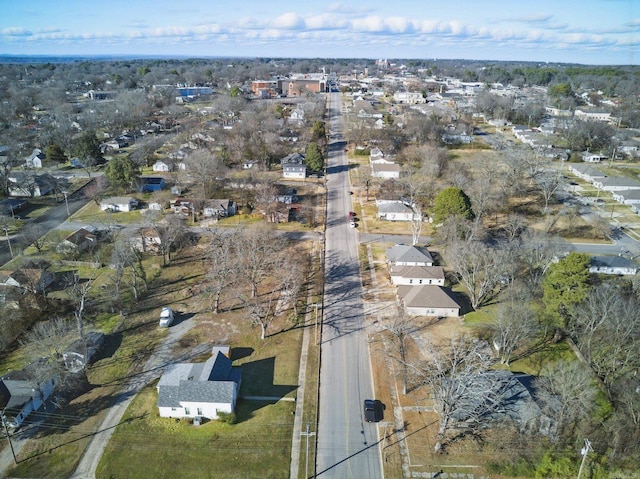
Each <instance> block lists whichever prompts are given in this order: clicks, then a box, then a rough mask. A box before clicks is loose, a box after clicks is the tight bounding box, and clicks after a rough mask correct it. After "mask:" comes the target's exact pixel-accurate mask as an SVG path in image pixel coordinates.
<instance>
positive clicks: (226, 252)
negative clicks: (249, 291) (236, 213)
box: [207, 230, 239, 314]
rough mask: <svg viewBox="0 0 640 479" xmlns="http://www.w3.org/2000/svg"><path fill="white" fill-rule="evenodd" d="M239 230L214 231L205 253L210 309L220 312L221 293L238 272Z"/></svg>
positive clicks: (229, 285)
mask: <svg viewBox="0 0 640 479" xmlns="http://www.w3.org/2000/svg"><path fill="white" fill-rule="evenodd" d="M238 240H239V230H232V231H231V232H227V231H216V232H214V235H213V238H211V243H210V246H209V250H208V253H207V259H208V260H209V271H208V272H207V279H208V280H209V284H208V288H207V289H208V291H209V292H210V295H211V310H212V311H213V312H214V313H216V314H218V313H219V312H220V299H221V297H222V294H223V293H224V292H225V291H226V290H227V289H229V288H230V287H231V286H232V284H233V283H234V281H235V279H236V277H237V273H238V267H239V265H238V256H239V252H238Z"/></svg>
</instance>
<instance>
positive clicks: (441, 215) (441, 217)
mask: <svg viewBox="0 0 640 479" xmlns="http://www.w3.org/2000/svg"><path fill="white" fill-rule="evenodd" d="M432 213H433V220H434V221H435V223H436V224H440V223H444V221H445V220H446V219H447V218H449V217H450V216H460V217H462V218H464V219H468V220H471V219H473V218H474V217H475V215H474V214H473V210H472V209H471V200H470V199H469V197H468V196H467V195H466V194H465V192H464V191H462V190H461V189H460V188H458V187H456V186H450V187H448V188H445V189H444V190H442V191H441V192H440V193H438V194H437V195H436V197H435V198H434V200H433V212H432Z"/></svg>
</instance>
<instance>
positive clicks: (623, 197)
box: [611, 190, 640, 205]
mask: <svg viewBox="0 0 640 479" xmlns="http://www.w3.org/2000/svg"><path fill="white" fill-rule="evenodd" d="M611 196H612V197H613V199H614V200H616V201H617V202H618V203H622V204H623V205H637V204H640V190H620V191H615V192H613V193H612V194H611Z"/></svg>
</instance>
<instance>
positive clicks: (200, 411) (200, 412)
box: [197, 407, 202, 416]
mask: <svg viewBox="0 0 640 479" xmlns="http://www.w3.org/2000/svg"><path fill="white" fill-rule="evenodd" d="M197 412H198V416H202V408H201V407H199V408H198V409H197Z"/></svg>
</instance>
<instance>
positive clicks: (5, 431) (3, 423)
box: [2, 409, 18, 464]
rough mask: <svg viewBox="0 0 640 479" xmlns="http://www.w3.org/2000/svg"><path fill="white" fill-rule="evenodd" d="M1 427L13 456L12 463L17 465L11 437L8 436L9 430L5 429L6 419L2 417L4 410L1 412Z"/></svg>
mask: <svg viewBox="0 0 640 479" xmlns="http://www.w3.org/2000/svg"><path fill="white" fill-rule="evenodd" d="M2 425H3V426H4V433H5V434H6V435H7V441H9V447H10V448H11V454H12V455H13V462H14V463H15V464H18V460H17V459H16V451H14V450H13V443H12V442H11V435H10V434H9V429H8V428H7V417H6V416H5V415H4V409H3V410H2Z"/></svg>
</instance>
